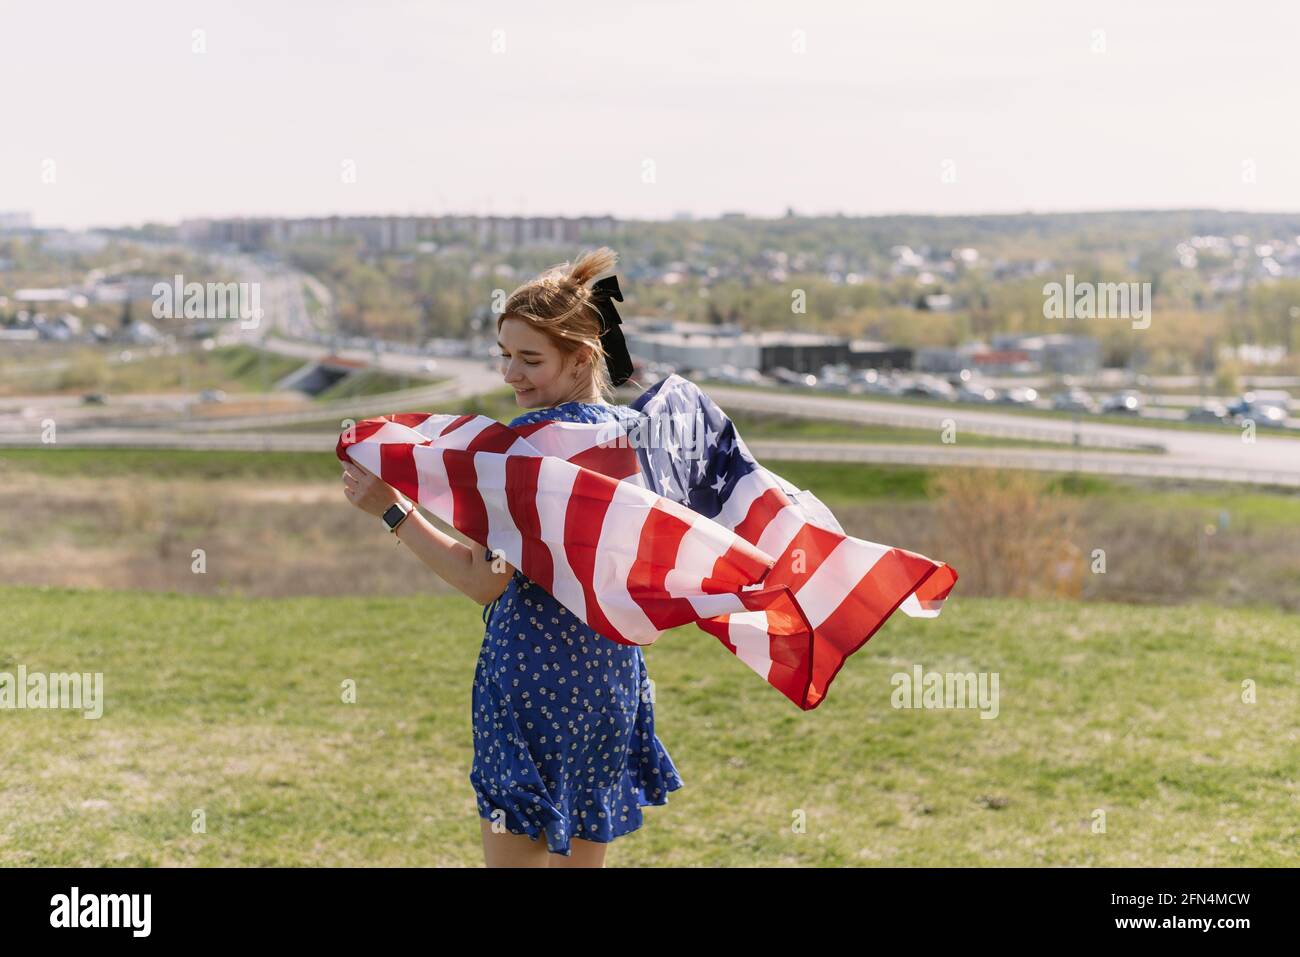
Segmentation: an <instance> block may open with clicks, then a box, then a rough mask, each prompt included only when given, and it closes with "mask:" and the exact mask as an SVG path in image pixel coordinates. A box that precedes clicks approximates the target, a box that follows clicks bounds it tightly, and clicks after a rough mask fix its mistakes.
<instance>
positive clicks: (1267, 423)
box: [1233, 404, 1286, 429]
mask: <svg viewBox="0 0 1300 957" xmlns="http://www.w3.org/2000/svg"><path fill="white" fill-rule="evenodd" d="M1233 419H1234V420H1235V421H1236V422H1237V423H1238V424H1242V423H1245V422H1247V421H1249V422H1254V423H1255V425H1256V426H1262V427H1263V428H1266V429H1284V428H1286V409H1284V408H1282V407H1281V406H1278V405H1263V404H1254V405H1248V406H1246V408H1245V409H1244V410H1242V411H1240V412H1238V413H1236V414H1235V415H1234V416H1233Z"/></svg>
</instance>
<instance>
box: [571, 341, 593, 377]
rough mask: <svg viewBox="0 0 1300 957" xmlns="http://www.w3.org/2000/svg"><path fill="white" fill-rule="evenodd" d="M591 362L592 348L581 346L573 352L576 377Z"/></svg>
mask: <svg viewBox="0 0 1300 957" xmlns="http://www.w3.org/2000/svg"><path fill="white" fill-rule="evenodd" d="M590 362H591V347H590V346H579V347H578V348H577V349H575V350H574V351H573V374H574V375H575V376H576V375H577V374H578V373H580V372H581V371H582V370H583V369H584V368H585V367H586V366H587V365H588V364H589V363H590Z"/></svg>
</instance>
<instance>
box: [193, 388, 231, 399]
mask: <svg viewBox="0 0 1300 957" xmlns="http://www.w3.org/2000/svg"><path fill="white" fill-rule="evenodd" d="M199 401H200V402H225V401H226V394H225V393H224V392H222V391H221V390H220V389H204V390H203V391H202V392H200V393H199Z"/></svg>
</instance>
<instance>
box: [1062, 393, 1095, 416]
mask: <svg viewBox="0 0 1300 957" xmlns="http://www.w3.org/2000/svg"><path fill="white" fill-rule="evenodd" d="M1051 401H1052V408H1053V409H1056V410H1057V411H1058V412H1096V411H1097V401H1096V400H1095V399H1094V398H1093V397H1092V396H1090V395H1089V394H1088V393H1086V392H1084V391H1083V390H1082V389H1070V390H1069V391H1068V392H1058V393H1056V395H1054V396H1052V400H1051Z"/></svg>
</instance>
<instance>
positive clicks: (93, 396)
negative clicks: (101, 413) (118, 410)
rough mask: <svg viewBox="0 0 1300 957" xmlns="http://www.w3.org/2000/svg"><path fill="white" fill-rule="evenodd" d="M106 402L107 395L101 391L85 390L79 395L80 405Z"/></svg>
mask: <svg viewBox="0 0 1300 957" xmlns="http://www.w3.org/2000/svg"><path fill="white" fill-rule="evenodd" d="M106 402H108V396H106V395H104V393H102V392H87V393H86V394H85V395H83V396H82V397H81V404H82V405H104V404H105V403H106Z"/></svg>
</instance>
